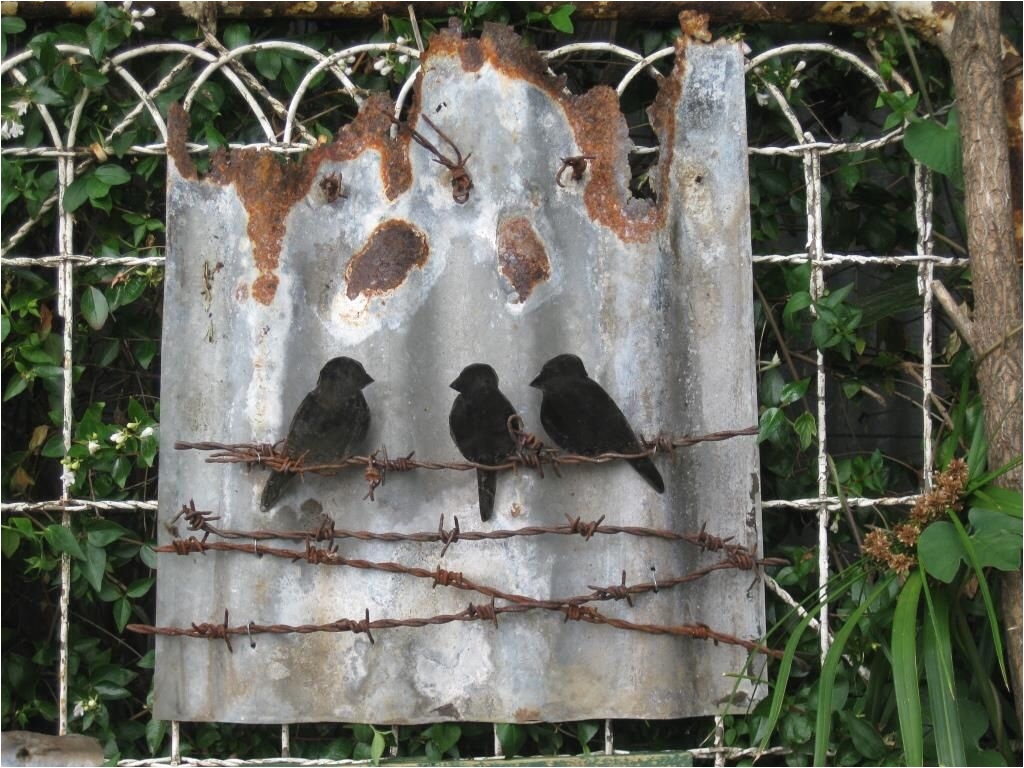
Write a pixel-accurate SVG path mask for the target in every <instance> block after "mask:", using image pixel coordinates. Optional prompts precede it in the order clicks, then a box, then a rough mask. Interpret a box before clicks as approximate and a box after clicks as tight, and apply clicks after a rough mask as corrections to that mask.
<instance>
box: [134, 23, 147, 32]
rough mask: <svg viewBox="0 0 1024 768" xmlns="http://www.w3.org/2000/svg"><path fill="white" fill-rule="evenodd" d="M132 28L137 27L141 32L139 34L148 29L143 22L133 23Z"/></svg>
mask: <svg viewBox="0 0 1024 768" xmlns="http://www.w3.org/2000/svg"><path fill="white" fill-rule="evenodd" d="M132 26H133V27H135V29H137V30H139V32H141V31H142V30H144V29H145V28H146V25H145V24H143V23H142V22H141V21H133V22H132Z"/></svg>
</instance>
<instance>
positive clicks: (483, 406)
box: [448, 363, 516, 522]
mask: <svg viewBox="0 0 1024 768" xmlns="http://www.w3.org/2000/svg"><path fill="white" fill-rule="evenodd" d="M450 386H451V388H452V389H454V390H455V391H456V392H458V393H459V396H458V397H456V398H455V402H454V403H452V410H451V413H450V414H449V415H448V427H449V430H450V431H451V435H452V440H454V441H455V445H456V446H457V447H458V449H459V452H460V453H462V455H463V456H465V457H466V458H467V459H468V460H469V461H472V462H476V463H478V464H499V463H501V462H502V461H504V460H505V459H506V458H507V457H508V456H509V454H511V453H514V452H515V449H516V444H515V441H513V439H512V437H511V435H509V432H508V420H509V417H511V416H513V415H515V412H516V410H515V408H513V407H512V404H511V403H510V402H509V401H508V398H506V397H505V395H503V394H502V393H501V390H500V389H498V374H496V373H495V372H494V369H493V368H491V366H489V365H485V364H484V363H474V364H473V365H467V366H466V367H465V368H463V369H462V373H460V374H459V377H458V378H457V379H455V381H453V382H452V383H451V385H450ZM476 485H477V495H478V496H479V500H480V519H481V520H483V521H484V522H487V521H488V520H490V519H491V513H492V512H493V510H494V495H495V493H496V492H497V490H498V473H497V472H494V471H488V470H484V469H478V470H477V471H476Z"/></svg>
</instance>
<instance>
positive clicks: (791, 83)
mask: <svg viewBox="0 0 1024 768" xmlns="http://www.w3.org/2000/svg"><path fill="white" fill-rule="evenodd" d="M799 87H800V80H799V79H797V78H795V77H794V78H793V79H792V80H790V81H789V89H790V90H791V91H792V90H795V89H797V88H799Z"/></svg>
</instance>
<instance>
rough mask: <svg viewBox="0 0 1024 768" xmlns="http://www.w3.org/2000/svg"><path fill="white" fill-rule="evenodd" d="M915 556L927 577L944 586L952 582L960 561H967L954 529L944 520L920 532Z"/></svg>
mask: <svg viewBox="0 0 1024 768" xmlns="http://www.w3.org/2000/svg"><path fill="white" fill-rule="evenodd" d="M917 554H918V556H919V557H920V558H921V565H923V566H924V569H925V570H926V571H927V572H928V575H929V576H934V577H935V578H936V579H938V580H939V581H941V582H944V583H946V584H949V583H950V582H952V581H953V577H955V576H956V572H957V570H958V569H959V568H960V561H961V560H966V559H967V553H966V552H965V551H964V548H963V545H962V544H961V543H960V537H959V536H957V533H956V529H955V528H954V527H953V524H952V523H947V522H946V521H944V520H939V521H938V522H934V523H932V524H931V525H929V526H928V527H927V528H925V529H924V530H923V531H922V532H921V537H920V538H919V539H918V540H917Z"/></svg>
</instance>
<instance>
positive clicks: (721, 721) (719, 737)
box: [715, 715, 725, 768]
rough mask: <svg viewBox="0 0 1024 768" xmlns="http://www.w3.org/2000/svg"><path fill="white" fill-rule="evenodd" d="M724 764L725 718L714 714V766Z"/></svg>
mask: <svg viewBox="0 0 1024 768" xmlns="http://www.w3.org/2000/svg"><path fill="white" fill-rule="evenodd" d="M723 765H725V718H724V717H723V716H722V715H715V768H721V766H723Z"/></svg>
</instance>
